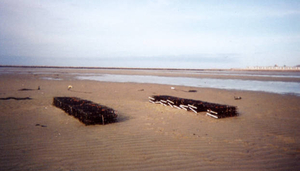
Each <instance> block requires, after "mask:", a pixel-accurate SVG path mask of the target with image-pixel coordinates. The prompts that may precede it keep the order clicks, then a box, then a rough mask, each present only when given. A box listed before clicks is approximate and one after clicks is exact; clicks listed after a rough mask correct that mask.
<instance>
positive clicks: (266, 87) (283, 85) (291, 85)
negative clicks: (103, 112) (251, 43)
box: [76, 74, 300, 95]
mask: <svg viewBox="0 0 300 171" xmlns="http://www.w3.org/2000/svg"><path fill="white" fill-rule="evenodd" d="M76 78H77V79H80V80H95V81H104V82H132V83H153V84H166V85H177V86H190V87H203V88H204V87H206V88H219V89H232V90H249V91H263V92H270V93H279V94H296V95H300V83H297V82H282V81H256V80H239V79H213V78H187V77H163V76H144V75H115V74H102V75H97V76H95V75H94V76H77V77H76Z"/></svg>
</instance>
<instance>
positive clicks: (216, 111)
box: [149, 95, 238, 119]
mask: <svg viewBox="0 0 300 171" xmlns="http://www.w3.org/2000/svg"><path fill="white" fill-rule="evenodd" d="M149 102H151V103H154V104H161V105H164V106H169V107H173V108H176V109H183V110H186V111H192V112H194V113H198V112H206V115H207V116H210V117H213V118H216V119H218V118H225V117H232V116H237V115H238V113H237V109H236V107H235V106H229V105H222V104H217V103H210V102H205V101H200V100H193V99H184V98H179V97H173V96H166V95H156V96H151V97H149Z"/></svg>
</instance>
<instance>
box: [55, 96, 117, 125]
mask: <svg viewBox="0 0 300 171" xmlns="http://www.w3.org/2000/svg"><path fill="white" fill-rule="evenodd" d="M53 105H54V106H56V107H58V108H61V109H62V110H64V111H65V112H66V113H68V114H70V115H73V116H74V117H75V118H78V119H79V120H80V121H81V122H83V123H84V124H85V125H94V124H103V125H104V124H108V123H113V122H116V120H117V117H118V115H117V114H116V113H115V111H114V110H113V109H111V108H109V107H106V106H103V105H99V104H96V103H94V102H91V101H88V100H83V99H80V98H77V97H54V98H53Z"/></svg>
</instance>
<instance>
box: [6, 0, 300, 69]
mask: <svg viewBox="0 0 300 171" xmlns="http://www.w3.org/2000/svg"><path fill="white" fill-rule="evenodd" d="M299 21H300V1H298V0H294V1H292V0H265V1H261V0H257V1H256V0H251V1H238V0H236V1H221V0H219V1H204V0H194V1H192V0H156V1H153V0H144V1H143V0H135V1H134V0H119V1H117V0H84V1H82V0H0V64H4V65H5V64H14V65H59V66H105V67H109V66H111V67H166V68H170V67H171V68H175V67H176V68H241V67H247V66H270V65H274V64H277V65H288V66H294V65H297V64H300V22H299Z"/></svg>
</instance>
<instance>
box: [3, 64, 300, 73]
mask: <svg viewBox="0 0 300 171" xmlns="http://www.w3.org/2000/svg"><path fill="white" fill-rule="evenodd" d="M0 67H10V68H57V69H111V70H168V71H283V72H286V71H296V72H300V67H290V68H292V69H280V68H270V67H248V68H230V69H217V68H215V69H188V68H130V67H79V66H39V65H37V66H35V65H0Z"/></svg>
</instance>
